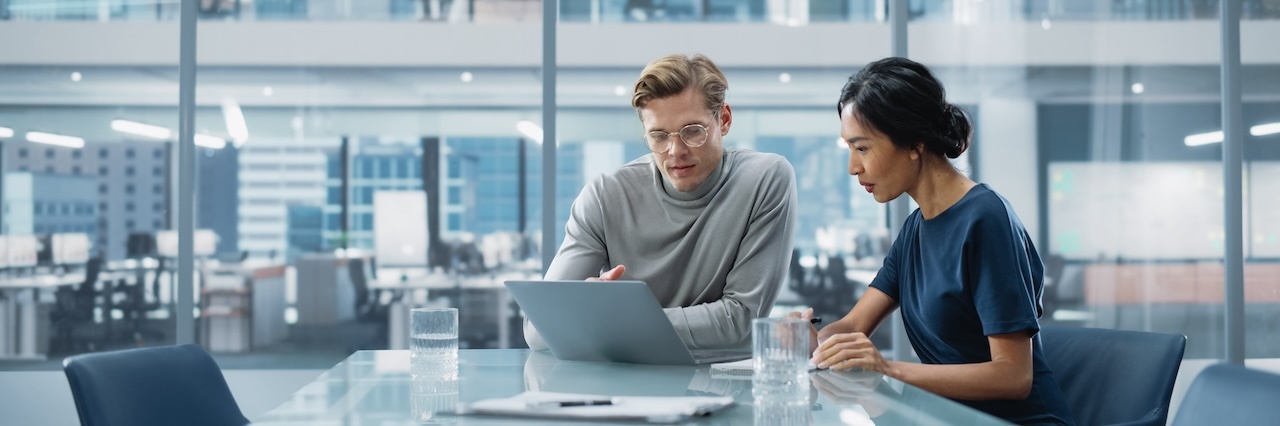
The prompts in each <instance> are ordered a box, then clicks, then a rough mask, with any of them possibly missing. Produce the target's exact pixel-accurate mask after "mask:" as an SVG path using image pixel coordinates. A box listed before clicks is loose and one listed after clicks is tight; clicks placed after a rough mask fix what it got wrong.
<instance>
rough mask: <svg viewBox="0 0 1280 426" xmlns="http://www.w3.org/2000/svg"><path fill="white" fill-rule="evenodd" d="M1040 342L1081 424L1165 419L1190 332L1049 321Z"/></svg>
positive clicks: (1153, 422) (1147, 422)
mask: <svg viewBox="0 0 1280 426" xmlns="http://www.w3.org/2000/svg"><path fill="white" fill-rule="evenodd" d="M1040 341H1041V344H1042V345H1043V348H1044V358H1045V362H1046V363H1048V364H1049V368H1050V369H1051V370H1053V377H1054V379H1055V380H1056V381H1057V382H1058V385H1059V386H1060V387H1061V388H1062V394H1063V396H1064V397H1065V398H1066V400H1067V406H1068V407H1069V408H1070V409H1071V415H1072V416H1073V417H1074V418H1075V421H1076V423H1077V424H1081V425H1105V424H1115V423H1127V424H1134V425H1143V424H1145V425H1161V426H1162V425H1164V424H1165V420H1166V419H1167V418H1168V417H1169V398H1170V397H1171V396H1172V395H1173V382H1174V380H1175V379H1176V378H1177V377H1178V367H1179V366H1180V365H1181V363H1182V354H1183V352H1184V351H1185V350H1186V347H1187V337H1186V336H1183V335H1180V334H1166V333H1150V332H1142V331H1128V330H1108V329H1099V328H1080V327H1061V326H1044V327H1042V328H1041V329H1040Z"/></svg>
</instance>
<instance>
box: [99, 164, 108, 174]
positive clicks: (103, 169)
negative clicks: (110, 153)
mask: <svg viewBox="0 0 1280 426" xmlns="http://www.w3.org/2000/svg"><path fill="white" fill-rule="evenodd" d="M106 175H107V166H99V167H98V176H106Z"/></svg>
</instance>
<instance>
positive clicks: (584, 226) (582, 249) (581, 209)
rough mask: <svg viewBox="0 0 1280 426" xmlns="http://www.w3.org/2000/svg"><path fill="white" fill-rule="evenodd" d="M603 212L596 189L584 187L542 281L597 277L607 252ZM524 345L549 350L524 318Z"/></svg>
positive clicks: (606, 258)
mask: <svg viewBox="0 0 1280 426" xmlns="http://www.w3.org/2000/svg"><path fill="white" fill-rule="evenodd" d="M597 182H598V181H597ZM603 208H604V206H603V205H602V204H601V202H600V194H599V191H598V185H594V184H593V185H587V186H585V187H583V188H582V193H580V194H579V195H578V199H577V200H575V201H574V202H573V207H572V209H571V210H570V211H569V221H568V222H567V223H566V224H565V227H564V231H565V232H564V243H563V244H561V245H560V251H558V252H556V256H555V258H554V259H553V260H552V261H551V265H550V266H548V267H547V273H546V275H545V276H544V277H543V279H546V280H582V279H586V278H589V277H594V276H598V275H600V272H602V270H603V269H605V266H607V263H608V251H607V250H606V249H605V245H604V241H605V240H604V231H603V229H604V223H603V221H604V212H603ZM524 341H525V343H526V344H528V345H529V348H530V349H533V350H538V351H540V350H546V349H548V348H547V344H546V342H544V341H543V340H542V337H541V336H540V335H538V330H537V329H535V328H534V327H533V324H532V323H530V322H529V319H527V318H526V319H525V320H524Z"/></svg>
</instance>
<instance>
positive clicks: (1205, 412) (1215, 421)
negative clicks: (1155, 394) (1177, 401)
mask: <svg viewBox="0 0 1280 426" xmlns="http://www.w3.org/2000/svg"><path fill="white" fill-rule="evenodd" d="M1277 422H1280V375H1275V374H1271V373H1267V372H1263V371H1258V370H1251V369H1248V368H1245V367H1241V366H1238V365H1234V364H1214V365H1211V366H1209V368H1206V369H1204V371H1202V372H1200V375H1199V376H1196V380H1195V381H1193V382H1191V387H1190V388H1188V389H1187V396H1186V397H1185V398H1183V399H1182V406H1181V407H1179V408H1178V415H1177V416H1176V417H1174V418H1173V426H1186V425H1273V424H1276V423H1277Z"/></svg>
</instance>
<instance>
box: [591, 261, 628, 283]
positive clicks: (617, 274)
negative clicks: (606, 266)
mask: <svg viewBox="0 0 1280 426" xmlns="http://www.w3.org/2000/svg"><path fill="white" fill-rule="evenodd" d="M625 272H627V267H626V265H618V266H616V267H614V268H613V269H610V270H608V271H605V272H604V273H603V274H600V277H599V278H597V277H591V278H587V281H617V280H618V279H619V278H622V274H623V273H625Z"/></svg>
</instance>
